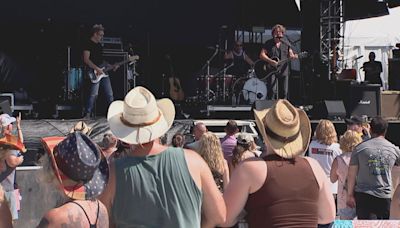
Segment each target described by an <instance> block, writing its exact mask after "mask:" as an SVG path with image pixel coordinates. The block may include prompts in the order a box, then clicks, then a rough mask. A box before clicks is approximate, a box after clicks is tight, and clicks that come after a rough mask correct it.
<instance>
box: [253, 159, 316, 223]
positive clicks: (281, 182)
mask: <svg viewBox="0 0 400 228" xmlns="http://www.w3.org/2000/svg"><path fill="white" fill-rule="evenodd" d="M264 160H265V162H266V163H267V178H266V180H265V182H264V184H263V186H262V187H261V188H260V189H259V190H258V191H256V192H254V193H252V194H250V195H249V198H248V200H247V204H246V207H245V209H246V211H247V212H248V215H247V221H248V223H249V226H250V227H291V226H295V227H316V226H317V224H318V197H319V185H318V182H317V180H316V177H315V175H314V173H313V170H312V168H311V167H310V164H309V163H308V162H307V160H306V159H304V158H300V157H296V158H294V159H293V160H292V159H284V158H281V157H279V156H277V155H270V156H267V157H265V158H264Z"/></svg>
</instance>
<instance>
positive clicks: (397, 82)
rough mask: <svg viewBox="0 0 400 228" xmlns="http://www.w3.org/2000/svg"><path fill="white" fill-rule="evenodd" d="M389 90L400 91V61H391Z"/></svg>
mask: <svg viewBox="0 0 400 228" xmlns="http://www.w3.org/2000/svg"><path fill="white" fill-rule="evenodd" d="M388 81H389V90H400V59H389V78H388Z"/></svg>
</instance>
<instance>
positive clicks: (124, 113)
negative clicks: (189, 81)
mask: <svg viewBox="0 0 400 228" xmlns="http://www.w3.org/2000/svg"><path fill="white" fill-rule="evenodd" d="M174 118H175V107H174V104H173V103H172V101H171V100H170V99H168V98H164V99H160V100H157V101H156V99H155V97H154V95H153V94H152V93H151V92H150V91H149V90H147V89H146V88H144V87H141V86H137V87H135V88H134V89H132V90H131V91H129V92H128V94H126V96H125V99H124V100H123V101H114V102H112V103H111V105H110V107H109V108H108V113H107V120H108V123H109V125H110V130H111V132H112V133H113V134H114V135H115V136H116V137H117V138H118V139H120V140H121V141H123V142H125V143H129V144H144V143H148V142H150V141H153V140H154V139H157V138H159V137H160V136H162V135H163V134H165V133H166V132H167V131H168V130H169V128H170V127H171V126H172V123H173V121H174Z"/></svg>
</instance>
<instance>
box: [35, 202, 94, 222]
mask: <svg viewBox="0 0 400 228" xmlns="http://www.w3.org/2000/svg"><path fill="white" fill-rule="evenodd" d="M84 219H86V218H83V217H82V215H80V213H77V210H76V209H74V208H72V207H71V206H70V205H69V204H64V205H63V206H61V207H59V208H54V209H51V210H50V211H48V212H47V213H46V214H45V215H44V216H43V218H42V220H41V221H40V223H39V225H38V227H39V228H45V227H49V228H52V227H65V228H69V227H71V228H72V227H83V226H84V225H85V224H84V221H85V220H84Z"/></svg>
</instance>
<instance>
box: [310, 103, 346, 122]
mask: <svg viewBox="0 0 400 228" xmlns="http://www.w3.org/2000/svg"><path fill="white" fill-rule="evenodd" d="M312 117H313V118H316V119H329V120H343V119H344V118H345V117H346V109H345V107H344V103H343V101H341V100H324V101H320V102H317V103H316V104H315V105H314V107H313V109H312Z"/></svg>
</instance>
